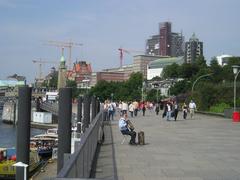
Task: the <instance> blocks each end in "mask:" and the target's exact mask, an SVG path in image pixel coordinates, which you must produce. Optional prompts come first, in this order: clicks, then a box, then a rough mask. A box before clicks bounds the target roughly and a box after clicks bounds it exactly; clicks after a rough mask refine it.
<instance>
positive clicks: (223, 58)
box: [216, 54, 233, 66]
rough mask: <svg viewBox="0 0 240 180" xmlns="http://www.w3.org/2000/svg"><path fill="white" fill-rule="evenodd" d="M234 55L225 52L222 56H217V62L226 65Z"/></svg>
mask: <svg viewBox="0 0 240 180" xmlns="http://www.w3.org/2000/svg"><path fill="white" fill-rule="evenodd" d="M230 57H233V56H232V55H227V54H223V55H220V56H216V59H217V62H218V64H219V65H220V66H225V65H227V64H228V61H229V58H230Z"/></svg>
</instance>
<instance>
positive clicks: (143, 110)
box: [142, 102, 146, 116]
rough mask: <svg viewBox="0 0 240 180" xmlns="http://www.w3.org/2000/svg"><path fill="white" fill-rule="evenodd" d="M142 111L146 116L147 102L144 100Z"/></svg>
mask: <svg viewBox="0 0 240 180" xmlns="http://www.w3.org/2000/svg"><path fill="white" fill-rule="evenodd" d="M142 112H143V116H145V112H146V105H145V103H144V102H143V104H142Z"/></svg>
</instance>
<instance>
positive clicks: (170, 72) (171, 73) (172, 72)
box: [162, 63, 179, 78]
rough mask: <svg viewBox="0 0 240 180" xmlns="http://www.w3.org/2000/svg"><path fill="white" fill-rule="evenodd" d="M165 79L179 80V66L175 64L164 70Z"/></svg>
mask: <svg viewBox="0 0 240 180" xmlns="http://www.w3.org/2000/svg"><path fill="white" fill-rule="evenodd" d="M162 75H163V77H164V78H177V77H178V76H179V65H178V64H176V63H173V64H171V65H168V66H166V67H164V68H163V74H162Z"/></svg>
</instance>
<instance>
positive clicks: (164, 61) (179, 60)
mask: <svg viewBox="0 0 240 180" xmlns="http://www.w3.org/2000/svg"><path fill="white" fill-rule="evenodd" d="M173 63H176V64H183V63H184V57H183V56H180V57H166V58H160V59H157V60H154V61H151V62H150V63H149V64H148V69H147V80H151V79H152V78H154V77H156V76H159V77H161V74H162V71H163V68H164V67H165V66H168V65H171V64H173Z"/></svg>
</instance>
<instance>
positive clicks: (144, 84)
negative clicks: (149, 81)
mask: <svg viewBox="0 0 240 180" xmlns="http://www.w3.org/2000/svg"><path fill="white" fill-rule="evenodd" d="M145 86H146V82H145V81H143V82H142V102H143V100H144V94H143V91H144V88H145Z"/></svg>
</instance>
